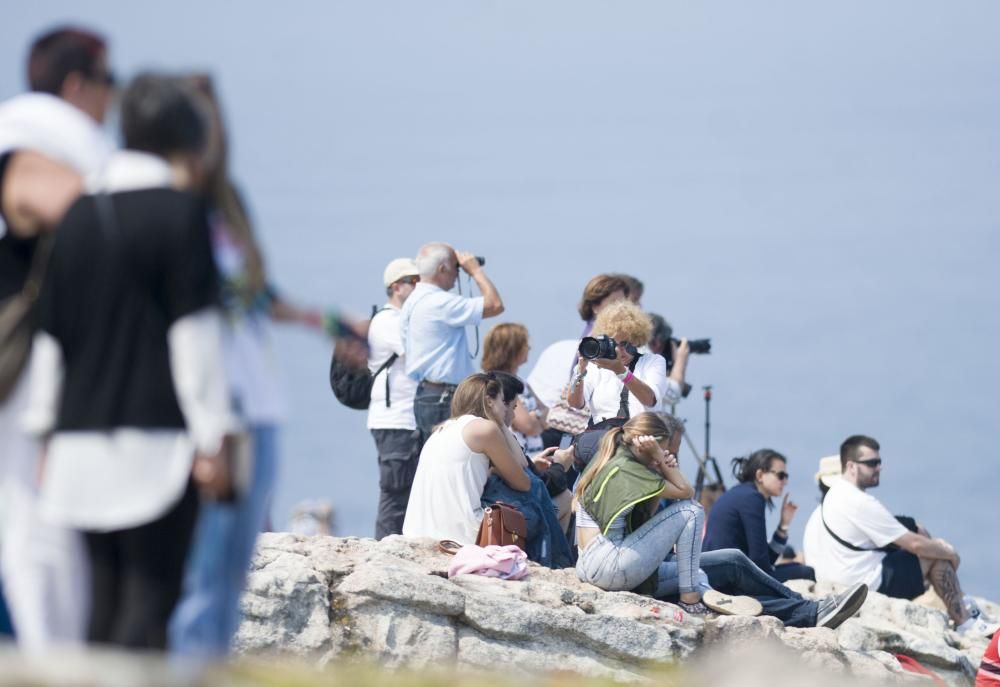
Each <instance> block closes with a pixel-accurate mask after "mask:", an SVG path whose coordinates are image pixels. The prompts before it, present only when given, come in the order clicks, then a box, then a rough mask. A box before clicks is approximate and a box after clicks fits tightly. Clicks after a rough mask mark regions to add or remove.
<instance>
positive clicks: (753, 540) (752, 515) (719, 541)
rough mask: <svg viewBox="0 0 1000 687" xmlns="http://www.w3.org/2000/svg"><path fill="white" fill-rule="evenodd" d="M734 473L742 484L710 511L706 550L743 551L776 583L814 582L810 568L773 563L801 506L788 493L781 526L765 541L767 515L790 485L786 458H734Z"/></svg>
mask: <svg viewBox="0 0 1000 687" xmlns="http://www.w3.org/2000/svg"><path fill="white" fill-rule="evenodd" d="M732 465H733V475H734V476H735V477H736V479H737V480H739V482H740V483H739V485H737V486H736V487H734V488H732V489H730V490H729V491H727V492H725V493H724V494H723V495H722V497H721V498H720V499H719V500H718V501H717V502H716V503H715V505H714V506H713V507H712V512H711V515H709V518H708V526H707V529H706V532H705V542H704V544H703V545H702V548H703V549H704V550H705V551H714V550H716V549H739V550H740V551H742V552H743V553H745V554H746V555H747V556H748V557H749V558H750V560H752V561H753V562H754V563H755V564H756V565H757V567H758V568H760V569H761V570H763V571H764V572H766V573H767V574H769V575H771V577H773V578H774V579H776V580H778V581H780V582H785V581H787V580H797V579H807V580H815V579H816V572H815V571H814V570H813V569H812V568H810V567H809V566H807V565H801V564H799V563H784V564H781V565H777V566H776V565H775V562H776V561H777V560H778V557H779V556H781V554H782V552H783V551H784V550H785V546H786V545H787V543H788V526H789V525H790V524H791V522H792V518H793V517H795V511H796V510H797V508H798V506H796V505H795V503H794V502H792V501H789V500H788V495H787V494H786V495H785V499H784V501H782V503H781V522H780V523H779V525H778V528H777V529H776V530H775V531H774V535H773V536H772V537H771V541H770V542H768V540H767V533H766V530H765V521H764V511H765V507H766V508H773V507H774V503H773V502H772V499H774V498H777V497H778V496H781V494H782V492H784V490H785V485H786V484H787V483H788V472H786V469H787V468H786V466H787V461H786V460H785V457H784V456H783V455H781V454H780V453H778V452H777V451H774V450H772V449H769V448H763V449H760V450H759V451H754V452H753V453H751V454H750V455H749V456H747V457H745V458H734V459H733V461H732Z"/></svg>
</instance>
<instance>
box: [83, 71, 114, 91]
mask: <svg viewBox="0 0 1000 687" xmlns="http://www.w3.org/2000/svg"><path fill="white" fill-rule="evenodd" d="M86 77H87V79H89V80H90V81H93V82H94V83H99V84H103V85H105V86H108V87H110V88H114V86H115V83H116V81H115V74H114V72H112V71H111V70H110V69H105V70H104V71H102V72H96V73H93V74H86Z"/></svg>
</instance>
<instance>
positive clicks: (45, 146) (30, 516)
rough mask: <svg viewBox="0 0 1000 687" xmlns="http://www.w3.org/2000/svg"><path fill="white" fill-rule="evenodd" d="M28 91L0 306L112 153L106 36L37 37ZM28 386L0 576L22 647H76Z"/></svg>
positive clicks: (6, 219)
mask: <svg viewBox="0 0 1000 687" xmlns="http://www.w3.org/2000/svg"><path fill="white" fill-rule="evenodd" d="M28 83H29V86H30V89H31V92H30V93H25V94H22V95H18V96H15V97H13V98H11V99H10V100H7V101H6V102H4V103H3V104H0V177H2V179H0V181H2V186H0V197H2V199H3V207H0V300H3V299H6V298H7V297H8V296H12V295H14V294H15V293H17V292H18V291H19V290H20V289H21V288H22V286H23V284H24V281H25V278H26V276H27V273H28V270H29V269H30V264H31V259H32V256H33V253H34V250H35V246H36V243H35V241H36V237H37V236H39V235H40V234H41V233H42V232H44V231H47V230H49V229H50V228H51V227H52V226H54V225H55V223H56V222H57V220H58V219H59V218H60V217H61V214H62V212H63V211H64V210H65V208H66V207H68V205H69V203H70V202H72V200H74V199H75V196H76V194H77V193H78V192H79V191H80V190H81V188H92V187H93V186H94V185H95V184H96V183H97V180H98V179H99V178H100V176H101V172H102V170H103V168H104V165H105V163H106V161H107V159H108V157H109V156H110V153H111V151H112V150H113V145H112V144H111V142H110V140H109V139H108V138H107V136H106V135H105V134H104V132H103V131H102V129H101V127H100V123H101V122H102V121H103V119H104V116H105V113H106V111H107V109H108V105H109V103H110V100H111V94H112V86H113V79H112V77H111V73H110V72H109V71H108V67H107V46H106V44H105V41H104V39H103V38H101V37H100V36H98V35H96V34H94V33H92V32H90V31H86V30H82V29H79V28H73V27H61V28H58V29H55V30H53V31H49V32H47V33H46V34H44V35H42V36H41V37H39V38H38V39H37V40H35V41H34V43H33V44H32V46H31V50H30V54H29V57H28ZM29 210H30V212H29ZM27 388H28V385H27V374H22V375H21V379H20V381H19V382H18V385H17V386H16V387H15V388H14V389H13V391H12V392H11V393H10V395H9V396H8V397H7V398H5V399H4V400H3V402H0V500H2V502H3V503H2V505H3V510H4V519H3V534H2V545H0V574H2V576H3V581H4V592H5V595H6V597H7V601H8V605H9V607H10V610H11V615H12V616H13V620H14V625H15V629H16V633H17V640H18V644H19V646H20V647H22V648H25V649H28V650H31V651H39V650H44V649H46V648H49V647H51V646H52V645H54V644H56V643H65V642H76V641H80V640H82V639H83V634H84V629H85V624H86V611H87V609H86V598H87V591H86V590H87V574H86V573H87V566H86V565H85V559H84V556H83V549H82V543H81V542H80V540H79V535H78V534H77V533H76V532H75V531H72V530H69V529H67V528H64V527H56V526H53V525H51V524H49V523H48V522H47V521H45V520H43V519H42V518H41V515H40V510H39V501H38V466H37V456H38V446H37V444H36V443H35V442H34V440H33V439H32V438H31V437H29V436H28V435H27V434H26V433H25V432H24V431H23V428H22V427H21V426H20V419H19V418H20V416H21V413H22V412H23V410H24V408H25V405H26V402H27Z"/></svg>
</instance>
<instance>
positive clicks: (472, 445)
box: [403, 374, 532, 544]
mask: <svg viewBox="0 0 1000 687" xmlns="http://www.w3.org/2000/svg"><path fill="white" fill-rule="evenodd" d="M504 417H505V409H504V402H503V389H502V387H501V385H500V382H499V381H498V380H497V379H496V376H495V375H490V374H474V375H470V376H469V377H467V378H466V379H465V380H464V381H463V382H462V383H461V384H459V385H458V388H457V389H456V390H455V394H454V396H453V397H452V400H451V418H450V419H449V420H447V421H446V422H444V423H442V424H441V425H440V426H439V427H438V428H437V429H436V430H435V431H434V433H433V434H431V435H430V437H428V439H427V441H426V443H424V447H423V450H421V452H420V461H419V463H418V464H417V472H416V475H415V476H414V478H413V487H412V488H411V489H410V501H409V503H408V505H407V507H406V518H405V520H404V521H403V534H404V535H405V536H408V537H432V538H434V539H452V540H454V541H456V542H458V543H459V544H475V543H476V536H477V534H478V533H479V524H480V522H481V521H482V519H483V507H482V505H481V503H480V499H481V498H482V495H483V489H484V487H485V486H486V481H487V480H488V479H489V477H490V471H491V470H492V471H493V473H494V474H496V475H497V476H498V477H499V478H500V480H502V481H503V483H504V484H505V485H506V486H507V487H509V488H510V489H512V490H514V491H518V492H527V491H529V490H530V489H531V486H532V485H531V480H530V479H529V477H528V474H527V473H526V472H525V471H524V467H523V465H522V463H523V460H522V455H523V454H522V452H521V448H520V446H519V445H518V443H517V440H516V439H514V437H513V436H512V435H511V433H510V430H509V429H507V427H506V425H505V424H504Z"/></svg>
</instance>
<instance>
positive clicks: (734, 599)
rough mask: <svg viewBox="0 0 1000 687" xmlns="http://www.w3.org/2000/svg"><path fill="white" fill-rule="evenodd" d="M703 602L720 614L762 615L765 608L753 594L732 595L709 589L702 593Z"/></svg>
mask: <svg viewBox="0 0 1000 687" xmlns="http://www.w3.org/2000/svg"><path fill="white" fill-rule="evenodd" d="M701 602H702V603H703V604H704V605H706V606H708V607H709V608H710V609H712V610H713V611H715V612H716V613H718V614H719V615H749V616H754V615H760V614H761V611H763V610H764V608H763V606H761V605H760V602H759V601H757V599H755V598H753V597H752V596H730V595H728V594H723V593H722V592H717V591H715V590H714V589H709V590H708V591H707V592H705V593H704V594H702V596H701Z"/></svg>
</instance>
